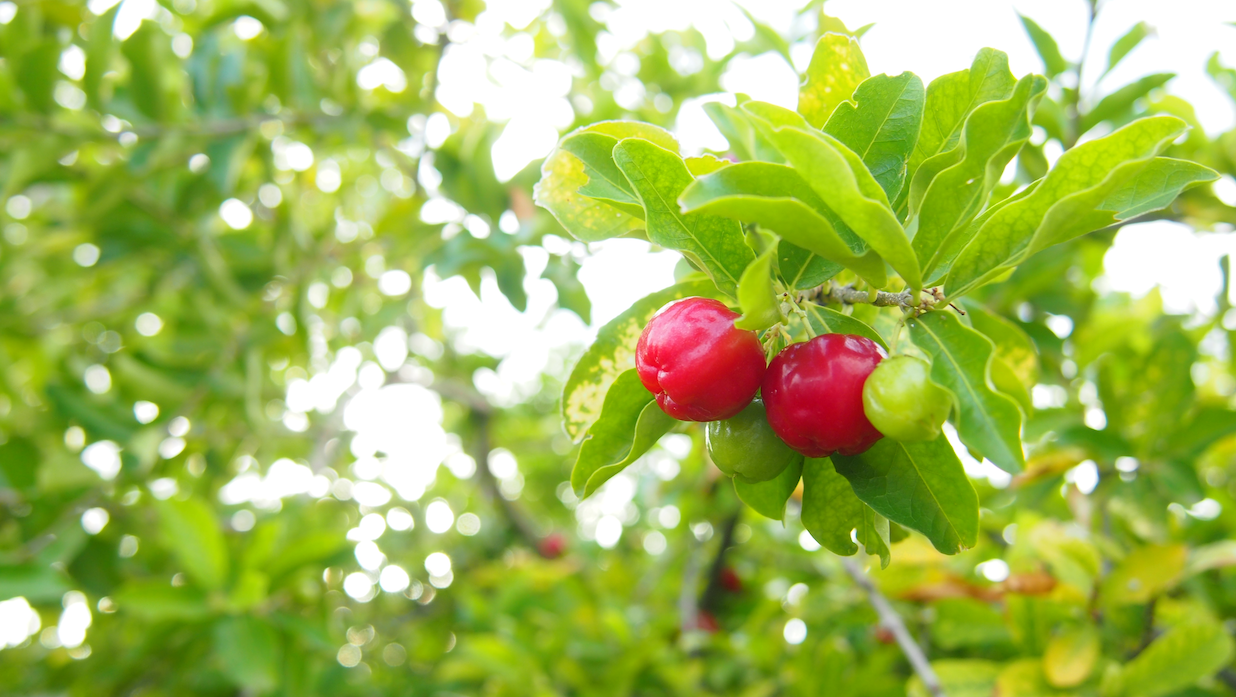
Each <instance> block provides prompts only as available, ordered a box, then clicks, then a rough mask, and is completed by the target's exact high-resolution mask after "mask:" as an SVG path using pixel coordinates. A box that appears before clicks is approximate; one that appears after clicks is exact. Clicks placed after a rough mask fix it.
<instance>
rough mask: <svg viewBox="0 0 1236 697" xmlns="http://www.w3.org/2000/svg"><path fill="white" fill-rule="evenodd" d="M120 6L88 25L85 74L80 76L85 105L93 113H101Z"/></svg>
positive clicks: (113, 50) (113, 51)
mask: <svg viewBox="0 0 1236 697" xmlns="http://www.w3.org/2000/svg"><path fill="white" fill-rule="evenodd" d="M119 11H120V5H119V4H117V5H116V6H114V7H112V9H110V10H108V11H107V12H104V13H103V14H102V15H99V17H98V18H97V19H95V20H94V21H93V22H91V23H90V29H89V32H88V34H87V38H86V73H85V75H83V76H82V91H84V92H85V93H86V104H88V105H89V106H90V108H91V109H94V110H95V111H99V112H102V111H103V108H104V106H103V94H102V91H101V90H102V86H103V75H104V74H106V73H107V71H109V70H111V64H112V54H113V53H115V50H116V39H115V37H114V36H112V25H114V24H115V23H116V13H117V12H119Z"/></svg>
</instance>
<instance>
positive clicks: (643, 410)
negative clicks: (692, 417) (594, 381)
mask: <svg viewBox="0 0 1236 697" xmlns="http://www.w3.org/2000/svg"><path fill="white" fill-rule="evenodd" d="M676 423H678V422H677V421H675V420H674V419H673V418H672V417H670V416H668V415H666V413H665V412H663V411H661V408H660V407H659V406H657V403H656V401H655V400H654V398H653V394H652V393H651V392H649V391H648V390H647V388H645V387H644V386H643V384H642V383H640V381H639V376H638V375H637V374H636V373H635V370H634V369H631V370H628V371H626V372H624V373H623V374H621V375H619V376H618V379H617V380H615V381H614V384H613V385H611V386H610V388H609V391H608V392H606V394H605V403H604V405H603V406H602V408H601V417H600V418H599V419H597V420H596V422H595V423H593V424H592V426H591V427H589V428H588V435H587V437H586V438H584V442H583V445H582V446H580V449H579V456H578V457H576V459H575V466H574V467H573V468H572V469H571V486H572V487H573V488H574V489H575V491H576V493H577V494H579V496H580V497H581V498H584V497H588V496H591V495H592V494H593V492H595V491H596V490H597V489H598V488H599V487H600V486H601V485H602V484H604V483H605V482H606V481H608V480H609V479H610V477H613V476H614V475H615V474H618V473H619V472H621V471H622V470H623V469H624V468H626V466H627V465H629V464H631V463H632V462H634V461H635V459H636V458H638V457H639V456H640V455H643V454H644V453H645V452H647V451H648V449H649V448H651V447H652V446H653V445H655V444H656V442H657V440H658V439H660V438H661V436H663V435H665V434H666V432H668V431H669V430H670V428H672V427H673V426H674V424H676Z"/></svg>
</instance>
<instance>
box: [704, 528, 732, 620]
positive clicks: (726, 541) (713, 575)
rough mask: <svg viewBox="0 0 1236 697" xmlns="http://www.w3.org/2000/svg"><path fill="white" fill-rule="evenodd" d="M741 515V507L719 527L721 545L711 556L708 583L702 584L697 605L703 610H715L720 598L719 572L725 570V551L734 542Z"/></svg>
mask: <svg viewBox="0 0 1236 697" xmlns="http://www.w3.org/2000/svg"><path fill="white" fill-rule="evenodd" d="M741 515H742V509H741V508H740V509H738V510H737V511H734V513H733V514H731V515H730V516H729V517H728V518H726V519H725V522H724V523H722V527H721V546H720V547H718V548H717V554H716V556H714V557H713V558H712V567H711V568H710V569H709V570H708V585H707V586H704V592H703V593H702V594H700V602H699V606H700V608H701V609H703V610H707V611H709V612H715V611H716V609H717V604H718V602H719V600H720V598H721V572H722V571H724V570H725V552H726V550H728V549H729V548H730V547H731V546H733V544H734V528H736V527H738V519H739V517H740V516H741Z"/></svg>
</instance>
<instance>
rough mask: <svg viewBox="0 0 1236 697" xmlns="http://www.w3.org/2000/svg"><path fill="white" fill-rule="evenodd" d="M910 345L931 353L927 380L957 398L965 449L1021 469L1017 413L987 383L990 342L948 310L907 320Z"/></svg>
mask: <svg viewBox="0 0 1236 697" xmlns="http://www.w3.org/2000/svg"><path fill="white" fill-rule="evenodd" d="M906 324H907V325H908V326H909V328H910V338H911V339H912V340H913V341H914V345H915V346H917V347H919V348H920V349H922V350H923V351H925V352H926V353H927V355H929V356H931V378H932V379H933V380H935V381H936V382H937V383H939V384H940V385H942V386H943V387H945V388H947V389H948V390H949V391H951V392H952V393H953V395H954V396H955V397H956V399H957V418H956V425H957V434H958V435H959V436H960V437H961V442H962V443H964V444H965V445H966V447H967V448H970V449H971V450H974V451H977V452H980V453H982V454H983V456H984V457H986V458H987V459H989V460H991V461H992V463H994V464H995V465H996V466H997V467H999V468H1000V469H1002V470H1004V471H1005V472H1010V473H1012V474H1016V473H1018V472H1021V471H1022V470H1023V469H1025V466H1026V459H1025V455H1024V454H1023V453H1022V447H1021V412H1020V411H1019V410H1018V408H1017V404H1016V403H1014V402H1013V400H1012V399H1010V398H1009V397H1007V396H1005V395H1003V394H1001V393H999V392H997V391H996V390H995V389H993V388H992V386H991V379H990V375H991V359H992V353H993V352H994V350H995V349H994V346H993V345H992V343H991V340H990V339H988V338H987V337H985V336H983V335H982V334H980V333H978V332H976V331H975V330H973V329H971V328H970V327H967V326H966V325H964V324H962V323H961V320H959V319H958V318H957V315H954V314H952V313H951V312H948V311H942V312H928V313H927V314H925V315H923V316H921V317H918V318H916V319H912V320H908V321H907V322H906Z"/></svg>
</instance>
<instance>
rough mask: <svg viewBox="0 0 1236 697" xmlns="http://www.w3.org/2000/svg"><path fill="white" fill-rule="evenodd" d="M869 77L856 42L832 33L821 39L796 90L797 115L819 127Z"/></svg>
mask: <svg viewBox="0 0 1236 697" xmlns="http://www.w3.org/2000/svg"><path fill="white" fill-rule="evenodd" d="M870 76H871V72H870V71H869V70H867V59H866V58H865V57H863V51H862V49H860V48H859V47H858V39H855V38H853V37H850V36H846V35H844V34H834V33H831V32H830V33H827V34H825V35H824V36H821V37H820V40H819V41H818V42H817V43H816V45H815V52H814V53H812V54H811V63H810V64H808V65H807V74H806V75H804V76H803V83H802V86H801V87H799V88H798V113H800V114H802V115H803V116H804V117H805V118H806V119H807V122H808V123H810V124H811V125H812V126H814V127H816V128H820V127H822V126H823V125H824V124H825V123H827V122H828V118H829V117H830V116H832V113H833V110H834V109H836V108H837V106H838V105H839V104H841V103H842V102H844V101H845V100H847V99H849V98H850V96H851V95H853V94H854V90H855V88H857V87H858V86H859V84H861V83H862V81H863V80H866V79H867V78H868V77H870Z"/></svg>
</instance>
